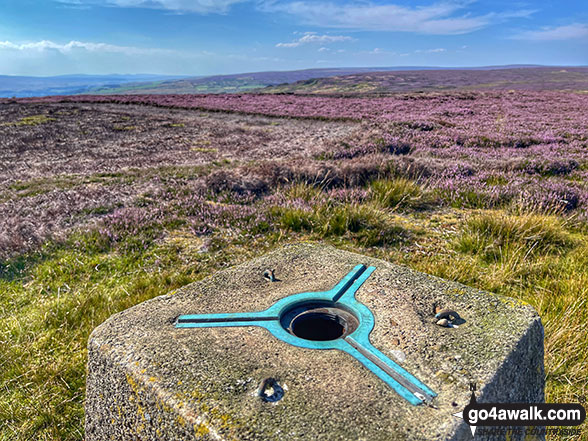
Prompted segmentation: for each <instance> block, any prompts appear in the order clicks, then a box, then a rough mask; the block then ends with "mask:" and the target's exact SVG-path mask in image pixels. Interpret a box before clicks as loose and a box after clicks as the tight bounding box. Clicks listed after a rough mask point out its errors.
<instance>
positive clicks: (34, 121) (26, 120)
mask: <svg viewBox="0 0 588 441" xmlns="http://www.w3.org/2000/svg"><path fill="white" fill-rule="evenodd" d="M51 121H55V118H50V117H48V116H47V115H31V116H25V117H23V118H21V119H19V120H18V121H14V122H8V123H3V125H7V126H38V125H39V124H46V123H49V122H51Z"/></svg>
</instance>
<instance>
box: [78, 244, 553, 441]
mask: <svg viewBox="0 0 588 441" xmlns="http://www.w3.org/2000/svg"><path fill="white" fill-rule="evenodd" d="M267 269H275V276H276V279H277V280H275V281H273V282H270V281H268V280H266V278H264V276H263V274H264V271H265V270H267ZM439 309H451V310H454V311H456V312H457V313H458V314H459V316H460V318H459V319H457V318H455V317H453V324H454V325H455V326H454V327H442V326H439V325H437V324H436V322H437V321H438V319H437V318H435V313H436V312H437V311H438V310H439ZM450 318H451V317H450ZM449 324H452V323H449ZM471 382H475V383H477V387H478V401H479V402H542V401H543V328H542V326H541V322H540V320H539V317H538V316H537V314H536V313H535V311H534V310H533V309H532V308H531V307H530V306H528V305H525V304H522V303H520V302H517V301H515V300H513V299H509V298H506V297H500V296H496V295H493V294H489V293H485V292H481V291H478V290H475V289H472V288H467V287H465V286H463V285H459V284H456V283H453V282H448V281H445V280H442V279H438V278H434V277H431V276H428V275H425V274H421V273H418V272H414V271H411V270H409V269H406V268H403V267H399V266H396V265H393V264H391V263H388V262H384V261H381V260H377V259H373V258H368V257H365V256H360V255H357V254H353V253H349V252H345V251H341V250H336V249H334V248H331V247H327V246H321V245H309V244H303V245H295V246H288V247H286V248H284V249H281V250H279V251H277V252H274V253H271V254H268V255H266V256H263V257H261V258H259V259H256V260H253V261H250V262H248V263H245V264H243V265H240V266H237V267H234V268H230V269H228V270H225V271H221V272H219V273H216V274H215V275H213V276H212V277H210V278H208V279H205V280H203V281H201V282H197V283H194V284H191V285H188V286H186V287H184V288H182V289H181V290H179V291H178V292H176V293H173V294H170V295H166V296H161V297H158V298H156V299H153V300H151V301H148V302H144V303H142V304H140V305H137V306H135V307H133V308H131V309H129V310H127V311H124V312H122V313H120V314H117V315H115V316H113V317H112V318H110V319H109V320H108V321H107V322H105V323H104V324H102V325H101V326H99V327H98V328H97V329H96V330H95V331H94V333H93V334H92V336H91V338H90V341H89V361H88V383H87V404H86V440H87V441H98V440H100V441H102V440H110V439H113V440H192V439H202V440H208V439H210V440H213V439H214V440H233V439H236V440H244V439H247V440H315V439H320V440H331V439H332V440H356V439H358V440H359V439H363V440H370V441H371V440H397V439H398V440H404V439H410V440H460V439H463V440H468V439H471V432H470V431H469V428H468V427H467V426H466V425H465V424H464V423H463V420H461V419H459V418H456V417H455V416H453V414H454V413H456V412H459V411H461V410H463V408H464V407H465V406H466V404H467V403H468V402H469V399H470V391H469V385H470V383H471ZM476 439H478V436H477V438H476ZM480 439H482V438H480ZM514 439H516V437H515V438H514Z"/></svg>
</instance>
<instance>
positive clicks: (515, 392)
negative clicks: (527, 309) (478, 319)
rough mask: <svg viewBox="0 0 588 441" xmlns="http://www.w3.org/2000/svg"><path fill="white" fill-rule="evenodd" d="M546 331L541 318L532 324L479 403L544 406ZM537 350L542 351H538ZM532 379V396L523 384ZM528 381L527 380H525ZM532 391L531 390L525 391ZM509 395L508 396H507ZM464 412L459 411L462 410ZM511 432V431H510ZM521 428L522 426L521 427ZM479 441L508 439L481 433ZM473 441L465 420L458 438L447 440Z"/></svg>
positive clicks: (514, 439)
mask: <svg viewBox="0 0 588 441" xmlns="http://www.w3.org/2000/svg"><path fill="white" fill-rule="evenodd" d="M544 337H545V332H544V329H543V324H542V323H541V318H540V317H539V316H537V317H536V318H535V320H533V322H532V323H531V324H530V325H529V327H528V329H527V331H526V332H525V334H524V335H523V337H522V338H521V339H520V340H519V341H518V342H517V345H516V348H515V350H513V351H512V352H511V353H510V355H509V357H508V358H507V359H506V360H504V362H503V363H502V365H501V366H500V367H499V368H498V370H497V371H496V372H495V374H494V376H493V378H492V379H491V380H490V381H489V382H487V383H486V384H485V385H484V386H483V388H482V390H481V391H479V392H477V393H476V400H477V401H478V402H480V403H543V402H545V368H544V362H543V359H544V352H545V351H544V345H543V340H544ZM534 348H540V350H538V351H535V350H533V349H534ZM530 370H538V371H539V373H540V375H529V376H527V375H526V374H527V372H529V371H530ZM528 378H537V379H538V381H537V382H536V384H535V385H534V386H535V387H534V388H533V389H532V391H531V392H530V393H527V394H524V393H523V392H524V390H523V389H522V388H521V387H520V386H521V385H523V384H524V385H528V384H529V382H528ZM523 379H526V381H523ZM525 389H526V390H527V392H529V390H528V388H525ZM505 392H506V393H508V395H505ZM459 410H461V409H458V411H459ZM507 429H508V428H507ZM519 429H520V427H519ZM475 439H476V441H490V440H498V439H504V438H501V437H492V436H483V435H481V434H480V432H477V435H476V437H475ZM509 439H510V440H512V441H518V440H536V441H543V440H545V435H542V436H534V437H531V436H529V437H526V435H525V434H524V433H520V434H518V435H517V434H515V435H513V436H512V437H511V438H509ZM466 440H467V441H471V440H472V434H471V431H470V427H469V426H468V425H467V424H466V423H465V422H463V421H461V422H460V423H459V424H458V426H457V427H456V429H455V436H453V437H452V438H450V439H448V440H447V441H466Z"/></svg>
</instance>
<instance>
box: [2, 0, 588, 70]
mask: <svg viewBox="0 0 588 441" xmlns="http://www.w3.org/2000/svg"><path fill="white" fill-rule="evenodd" d="M498 64H549V65H588V6H587V5H586V1H585V0H583V1H565V0H562V1H533V2H517V1H506V0H496V1H481V0H480V1H467V0H463V1H452V0H449V1H444V0H441V1H427V0H423V1H417V2H410V1H402V0H397V1H386V0H372V1H370V0H349V1H330V0H218V1H215V0H1V1H0V74H5V75H6V74H8V75H61V74H70V73H87V74H110V73H123V74H126V73H153V74H176V75H210V74H220V73H238V72H252V71H263V70H290V69H304V68H319V67H321V68H322V67H358V66H364V67H372V66H483V65H498Z"/></svg>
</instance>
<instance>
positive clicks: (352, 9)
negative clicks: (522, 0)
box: [262, 0, 534, 35]
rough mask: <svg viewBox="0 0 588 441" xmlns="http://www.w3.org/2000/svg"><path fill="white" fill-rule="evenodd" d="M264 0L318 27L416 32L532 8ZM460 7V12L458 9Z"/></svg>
mask: <svg viewBox="0 0 588 441" xmlns="http://www.w3.org/2000/svg"><path fill="white" fill-rule="evenodd" d="M341 3H342V2H336V3H334V2H328V1H312V2H311V1H304V0H303V1H291V2H280V1H266V2H265V3H264V4H263V6H262V9H263V10H265V11H267V12H283V13H287V14H290V15H294V16H297V17H299V18H301V19H302V21H303V22H305V23H307V24H310V25H315V26H322V27H331V28H343V29H356V30H372V31H395V32H417V33H422V34H439V35H442V34H448V35H450V34H464V33H468V32H472V31H475V30H478V29H481V28H484V27H486V26H488V25H490V24H492V23H496V22H500V21H504V20H506V19H509V18H515V17H527V16H529V15H531V14H532V13H533V12H534V11H531V10H520V11H514V12H503V13H488V14H484V15H473V14H471V13H468V12H465V11H464V10H465V8H466V7H467V5H468V4H469V3H471V2H468V1H467V0H464V1H445V2H440V3H434V4H432V5H429V6H414V7H411V6H404V5H395V4H388V5H381V4H374V3H372V2H369V1H351V2H347V3H344V4H341ZM462 11H463V12H462Z"/></svg>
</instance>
